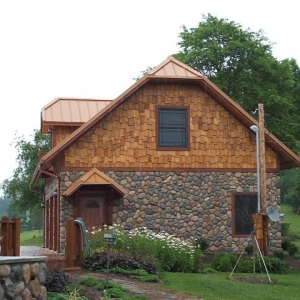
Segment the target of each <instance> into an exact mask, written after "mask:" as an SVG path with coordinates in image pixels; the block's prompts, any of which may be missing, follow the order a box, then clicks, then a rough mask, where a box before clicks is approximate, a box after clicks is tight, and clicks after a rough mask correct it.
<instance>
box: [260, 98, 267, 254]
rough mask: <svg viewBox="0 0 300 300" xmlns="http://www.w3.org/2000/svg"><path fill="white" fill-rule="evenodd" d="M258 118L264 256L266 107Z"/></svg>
mask: <svg viewBox="0 0 300 300" xmlns="http://www.w3.org/2000/svg"><path fill="white" fill-rule="evenodd" d="M258 118H259V152H260V201H261V214H262V216H261V217H260V218H259V220H260V222H261V223H260V224H259V228H260V230H261V237H260V238H259V237H258V236H257V241H258V243H259V247H261V250H262V252H263V253H264V255H267V253H268V217H266V209H267V187H266V149H265V118H264V105H263V104H261V103H259V104H258Z"/></svg>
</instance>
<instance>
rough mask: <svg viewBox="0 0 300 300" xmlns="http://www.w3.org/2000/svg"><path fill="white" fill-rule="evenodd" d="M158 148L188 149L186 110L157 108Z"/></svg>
mask: <svg viewBox="0 0 300 300" xmlns="http://www.w3.org/2000/svg"><path fill="white" fill-rule="evenodd" d="M157 119H158V148H171V149H176V148H177V149H182V148H183V149H187V148H188V109H187V108H169V107H168V108H167V107H160V108H158V117H157Z"/></svg>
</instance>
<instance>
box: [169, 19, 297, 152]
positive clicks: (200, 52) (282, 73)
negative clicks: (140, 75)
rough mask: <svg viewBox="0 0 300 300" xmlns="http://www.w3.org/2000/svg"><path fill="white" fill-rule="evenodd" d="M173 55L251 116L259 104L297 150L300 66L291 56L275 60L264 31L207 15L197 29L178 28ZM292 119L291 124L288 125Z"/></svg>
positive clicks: (280, 134) (268, 122)
mask: <svg viewBox="0 0 300 300" xmlns="http://www.w3.org/2000/svg"><path fill="white" fill-rule="evenodd" d="M182 29H183V31H182V32H181V33H180V35H179V36H180V38H181V41H180V42H179V43H178V45H179V46H180V48H181V51H180V52H179V53H177V54H175V55H174V57H176V58H177V59H178V60H180V61H182V62H183V63H185V64H187V65H189V66H190V67H192V68H194V69H196V70H197V71H199V72H200V73H202V74H204V75H205V76H207V77H208V78H209V79H210V80H211V81H212V82H214V83H215V84H216V85H217V86H218V87H219V88H220V89H221V90H223V91H224V92H225V93H226V94H227V95H229V96H230V97H231V98H232V99H233V100H235V101H236V102H237V103H239V104H240V105H241V106H242V107H243V108H244V109H245V110H246V111H247V112H249V113H250V114H252V115H253V116H256V117H257V115H255V112H256V111H257V107H258V103H263V104H264V110H265V121H266V128H267V129H268V130H270V131H271V132H272V133H273V134H275V135H276V136H277V137H278V138H279V139H281V140H282V141H283V142H285V143H287V144H288V146H289V147H290V148H292V149H293V150H294V151H298V152H300V151H299V150H300V145H299V142H298V141H299V140H300V126H297V125H295V124H297V123H298V122H299V121H300V113H299V112H300V107H299V104H300V98H299V95H300V94H299V84H300V81H299V73H300V72H299V67H298V65H297V63H296V61H295V60H294V59H286V60H283V61H278V60H277V59H276V58H275V57H274V56H273V54H272V43H271V42H270V41H269V40H268V38H267V37H266V36H265V34H264V32H263V31H261V30H260V31H259V32H252V31H250V29H243V28H242V26H241V25H240V24H237V23H235V22H233V21H229V20H227V19H218V18H216V17H214V16H212V15H210V14H208V15H207V16H203V21H201V22H200V23H199V26H198V27H196V28H191V29H187V28H186V27H185V26H183V27H182ZM291 122H293V123H294V125H293V124H290V123H291Z"/></svg>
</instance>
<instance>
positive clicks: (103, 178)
mask: <svg viewBox="0 0 300 300" xmlns="http://www.w3.org/2000/svg"><path fill="white" fill-rule="evenodd" d="M84 185H99V186H101V185H110V186H111V187H112V188H113V189H114V190H115V191H116V192H117V193H118V194H119V195H120V196H124V195H125V194H127V191H126V190H125V189H124V188H123V187H122V186H121V185H119V184H118V183H116V182H115V181H114V180H113V179H111V178H110V177H108V176H107V175H105V174H104V173H103V172H101V171H99V170H98V169H97V168H93V169H91V170H90V171H89V172H87V173H86V174H84V175H82V176H81V177H80V178H79V179H77V180H76V181H75V182H74V183H73V184H71V185H70V186H69V187H68V188H67V189H66V190H65V191H64V193H63V196H66V197H69V196H71V195H72V194H74V193H75V192H76V191H77V190H78V189H79V188H80V187H82V186H84Z"/></svg>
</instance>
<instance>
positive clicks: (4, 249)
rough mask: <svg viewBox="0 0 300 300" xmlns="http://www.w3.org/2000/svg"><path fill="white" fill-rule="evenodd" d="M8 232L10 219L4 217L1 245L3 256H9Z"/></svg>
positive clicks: (2, 220)
mask: <svg viewBox="0 0 300 300" xmlns="http://www.w3.org/2000/svg"><path fill="white" fill-rule="evenodd" d="M8 231H9V218H8V217H2V219H1V236H2V237H3V241H2V244H1V252H2V255H3V256H7V255H8V247H9V240H8V237H9V236H8Z"/></svg>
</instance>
